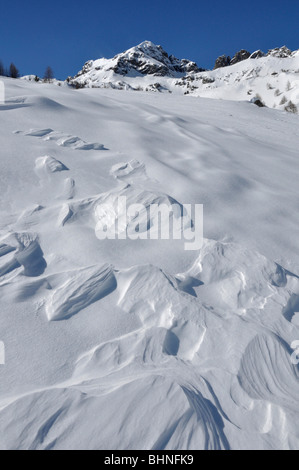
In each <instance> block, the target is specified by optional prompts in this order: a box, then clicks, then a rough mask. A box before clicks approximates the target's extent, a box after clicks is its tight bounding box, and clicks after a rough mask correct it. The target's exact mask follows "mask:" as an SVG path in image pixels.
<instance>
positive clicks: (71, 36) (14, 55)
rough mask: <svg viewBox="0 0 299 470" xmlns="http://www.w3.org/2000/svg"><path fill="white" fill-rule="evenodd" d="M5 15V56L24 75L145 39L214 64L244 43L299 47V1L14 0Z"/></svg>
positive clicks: (1, 56) (66, 68) (58, 72)
mask: <svg viewBox="0 0 299 470" xmlns="http://www.w3.org/2000/svg"><path fill="white" fill-rule="evenodd" d="M0 19H1V22H0V23H1V26H0V60H2V62H3V63H4V64H5V65H9V63H10V62H14V63H15V64H16V66H17V67H18V69H19V70H20V71H21V73H22V74H23V75H25V74H29V73H33V74H37V75H39V76H43V74H44V70H45V68H46V66H47V65H50V66H51V67H52V68H53V70H54V74H55V76H56V77H57V78H66V77H67V76H68V75H74V74H75V73H76V72H77V71H78V70H80V69H81V67H82V65H83V63H84V62H86V61H87V60H88V59H96V58H99V57H112V56H114V55H115V54H117V53H118V52H122V51H124V50H126V49H128V48H129V47H132V46H134V45H136V44H139V43H140V42H142V41H143V40H151V41H153V42H154V43H156V44H161V45H162V46H163V47H164V49H165V50H166V51H167V52H168V53H169V54H174V55H175V56H177V57H178V58H187V59H191V60H195V61H196V62H197V63H198V65H199V66H201V67H206V68H212V67H213V65H214V61H215V59H216V58H217V57H218V56H219V55H221V54H228V55H233V54H234V53H235V52H236V51H237V50H239V49H241V48H244V49H248V50H249V51H251V52H252V51H254V50H256V49H259V48H260V49H262V50H264V51H267V50H268V49H269V48H272V47H278V46H282V45H287V46H288V47H289V48H291V49H298V48H299V35H298V20H299V1H298V0H285V1H283V2H282V1H278V0H272V1H269V0H261V1H257V0H251V1H250V2H240V1H232V0H227V1H218V0H214V1H208V0H205V1H202V0H197V1H195V0H189V1H186V0H185V1H184V0H171V1H167V2H165V1H163V0H161V1H157V0H150V1H147V2H143V1H141V0H140V1H137V0H125V1H120V0H113V1H108V0H106V1H102V0H97V1H96V0H85V1H84V0H81V1H77V0H73V1H67V2H66V1H64V0H59V1H58V0H49V1H44V2H41V1H40V0H39V1H36V0H27V1H21V0H11V1H7V0H6V1H5V2H4V1H2V2H1V11H0Z"/></svg>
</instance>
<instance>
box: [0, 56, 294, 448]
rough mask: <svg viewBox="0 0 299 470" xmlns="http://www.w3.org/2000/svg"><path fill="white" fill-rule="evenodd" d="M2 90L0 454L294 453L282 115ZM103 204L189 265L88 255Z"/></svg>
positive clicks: (209, 103) (123, 245) (44, 89)
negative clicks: (148, 210)
mask: <svg viewBox="0 0 299 470" xmlns="http://www.w3.org/2000/svg"><path fill="white" fill-rule="evenodd" d="M263 59H264V58H261V59H258V60H260V61H262V60H263ZM268 59H269V60H270V59H271V61H272V60H273V61H274V60H276V58H273V57H270V58H268ZM258 60H257V62H258ZM278 60H280V59H278ZM285 60H288V59H285ZM290 60H291V59H290ZM294 60H295V59H294ZM296 60H298V58H296ZM247 62H248V61H247ZM257 62H256V63H257ZM273 63H274V62H273ZM284 63H285V62H284ZM243 65H244V64H242V67H243ZM275 66H276V65H275ZM239 67H241V65H240V64H237V65H236V66H233V67H230V68H228V69H227V70H225V73H228V72H229V70H236V73H237V71H238V69H239ZM271 67H272V65H271ZM273 67H274V65H273ZM298 68H299V67H298ZM211 73H213V74H214V76H215V77H216V78H217V77H218V76H219V74H223V71H215V72H211ZM294 77H295V75H294ZM228 80H230V78H228ZM256 80H258V79H256ZM273 80H275V79H273ZM3 81H4V84H5V91H6V102H5V103H3V104H0V121H1V127H0V190H1V193H0V194H1V198H0V341H2V342H3V343H4V345H5V353H6V357H5V365H0V384H1V385H0V448H1V449H118V450H121V449H153V450H161V449H181V450H183V449H186V450H187V449H297V450H298V449H299V429H298V419H299V398H298V397H299V382H298V378H299V371H298V366H296V365H295V364H293V363H292V361H291V354H292V352H293V351H292V349H291V344H292V343H293V342H294V341H296V340H299V320H298V313H297V312H298V311H299V277H298V276H299V255H298V253H299V237H298V226H299V212H298V180H299V165H298V158H299V155H298V136H299V126H298V124H299V117H298V116H297V115H293V114H289V113H285V112H280V111H277V110H272V109H267V108H258V107H257V106H255V105H254V104H251V103H249V102H236V101H224V100H215V99H213V100H212V99H208V98H193V97H188V98H186V97H184V96H174V95H172V94H159V93H144V92H142V91H141V92H140V93H127V92H124V91H119V90H109V89H100V90H99V89H92V88H87V89H81V90H74V89H72V88H68V87H56V86H52V85H51V84H41V85H40V86H37V84H36V83H35V82H32V81H28V80H12V79H4V80H3ZM292 83H293V85H292V86H295V78H294V81H293V82H292ZM250 86H251V85H250ZM279 86H280V85H279ZM227 87H228V90H229V89H230V88H229V84H228V85H227ZM211 93H212V91H211ZM215 93H216V92H215ZM213 97H214V98H215V97H216V96H215V95H213ZM119 195H126V196H127V198H128V200H129V201H130V202H131V203H140V202H141V203H143V204H145V205H149V204H151V203H152V202H157V201H158V203H163V202H165V201H166V202H167V201H168V202H171V201H178V202H179V203H181V204H195V203H199V204H204V237H205V238H204V244H203V247H202V248H201V249H200V250H198V251H185V250H184V243H183V241H182V240H137V241H134V240H129V239H128V240H99V239H98V238H97V237H96V235H95V227H96V223H97V220H96V216H95V209H96V207H97V204H98V203H100V202H107V201H109V202H111V203H114V202H115V200H116V199H117V197H118V196H119Z"/></svg>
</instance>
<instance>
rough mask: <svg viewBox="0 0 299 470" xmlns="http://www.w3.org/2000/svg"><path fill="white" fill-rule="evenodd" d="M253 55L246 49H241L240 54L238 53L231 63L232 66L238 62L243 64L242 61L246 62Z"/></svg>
mask: <svg viewBox="0 0 299 470" xmlns="http://www.w3.org/2000/svg"><path fill="white" fill-rule="evenodd" d="M250 55H251V53H250V52H248V51H246V50H245V49H241V50H240V51H239V52H236V54H235V55H234V57H233V58H232V60H231V61H230V65H234V64H237V63H238V62H242V60H246V59H248V58H249V57H250Z"/></svg>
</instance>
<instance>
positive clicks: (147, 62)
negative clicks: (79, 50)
mask: <svg viewBox="0 0 299 470" xmlns="http://www.w3.org/2000/svg"><path fill="white" fill-rule="evenodd" d="M98 71H102V72H114V73H115V74H117V75H122V76H129V77H138V76H144V75H154V76H159V77H172V78H181V77H182V76H184V75H186V74H188V73H191V72H193V73H197V72H201V71H203V69H200V68H199V67H198V66H197V65H196V63H195V62H192V61H190V60H187V59H177V58H176V57H175V56H173V55H168V53H167V52H166V51H165V50H164V49H163V48H162V46H159V45H156V44H154V43H153V42H151V41H143V42H141V43H140V44H138V45H137V46H134V47H131V48H130V49H128V50H126V51H124V52H121V53H120V54H117V55H116V56H115V57H113V59H98V60H96V61H92V60H91V61H88V62H86V64H85V65H84V67H83V69H82V70H81V71H80V72H79V73H78V74H77V75H76V76H75V77H74V79H73V80H75V81H77V80H78V78H80V82H83V79H89V78H90V75H91V76H94V72H98Z"/></svg>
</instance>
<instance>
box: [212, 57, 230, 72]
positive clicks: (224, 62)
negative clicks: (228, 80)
mask: <svg viewBox="0 0 299 470" xmlns="http://www.w3.org/2000/svg"><path fill="white" fill-rule="evenodd" d="M230 61H231V58H230V57H229V56H226V55H221V56H220V57H218V59H216V62H215V66H214V70H215V69H219V68H221V67H227V66H228V65H230Z"/></svg>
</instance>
